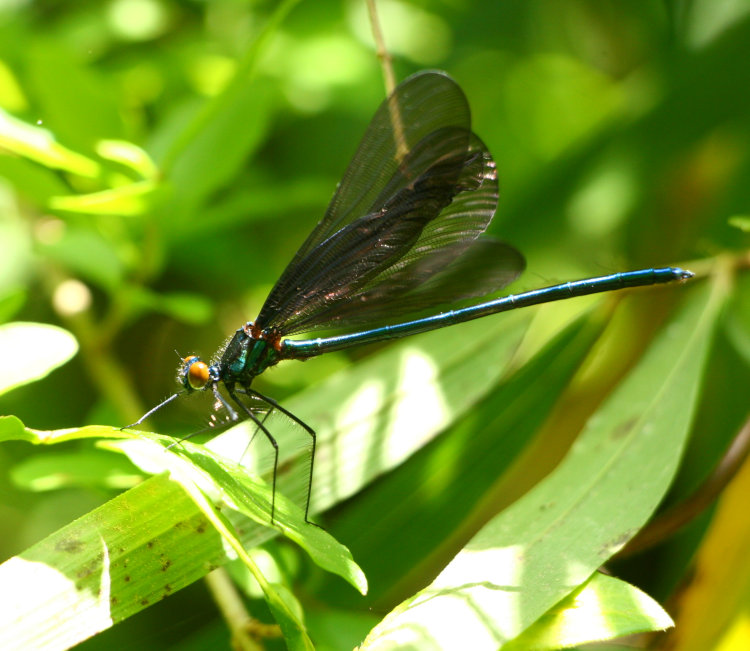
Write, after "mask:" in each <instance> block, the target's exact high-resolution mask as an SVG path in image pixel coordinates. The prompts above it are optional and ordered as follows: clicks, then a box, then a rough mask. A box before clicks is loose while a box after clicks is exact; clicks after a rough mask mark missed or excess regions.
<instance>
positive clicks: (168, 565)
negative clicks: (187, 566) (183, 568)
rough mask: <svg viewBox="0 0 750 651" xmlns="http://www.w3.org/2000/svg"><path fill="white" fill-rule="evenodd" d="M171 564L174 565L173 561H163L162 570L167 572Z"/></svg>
mask: <svg viewBox="0 0 750 651" xmlns="http://www.w3.org/2000/svg"><path fill="white" fill-rule="evenodd" d="M170 565H172V561H170V560H166V561H162V563H161V571H162V572H166V571H167V570H168V569H169V567H170Z"/></svg>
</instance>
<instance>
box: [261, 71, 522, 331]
mask: <svg viewBox="0 0 750 651" xmlns="http://www.w3.org/2000/svg"><path fill="white" fill-rule="evenodd" d="M394 111H395V113H394ZM394 123H395V126H394ZM497 197H498V189H497V174H496V170H495V164H494V161H493V160H492V157H491V155H490V153H489V152H488V151H487V148H486V147H485V146H484V144H483V143H482V142H481V141H480V140H479V138H477V137H476V136H475V135H474V134H472V133H471V130H470V116H469V109H468V105H467V102H466V98H465V96H464V94H463V92H462V91H461V89H460V88H459V87H458V86H457V85H456V83H455V82H454V81H453V80H451V79H450V78H449V77H447V76H446V75H444V74H440V73H435V72H427V73H421V74H418V75H414V76H412V77H410V78H409V79H407V80H406V81H404V82H403V83H402V84H400V85H399V86H398V87H397V88H396V90H395V91H394V93H393V94H392V95H391V96H390V97H389V98H388V99H387V100H386V101H385V102H384V103H383V104H382V105H381V107H380V108H379V109H378V111H377V112H376V114H375V117H374V118H373V120H372V122H371V124H370V126H369V127H368V129H367V132H366V133H365V137H364V138H363V140H362V143H361V144H360V147H359V149H358V151H357V153H356V155H355V157H354V159H353V160H352V163H351V164H350V165H349V168H348V169H347V171H346V174H345V175H344V179H343V181H342V182H341V184H340V185H339V188H338V189H337V191H336V194H335V195H334V198H333V200H332V201H331V205H330V206H329V208H328V211H327V212H326V215H325V217H324V218H323V220H321V222H320V223H319V224H318V225H317V227H316V228H315V229H314V230H313V232H312V233H311V234H310V236H309V237H308V238H307V240H306V241H305V243H304V244H303V245H302V247H301V248H300V250H299V251H298V252H297V254H296V255H295V257H294V259H293V260H292V262H291V263H290V264H289V266H288V267H287V268H286V270H285V271H284V273H283V274H282V276H281V278H280V279H279V281H278V282H277V283H276V285H275V287H274V288H273V289H272V290H271V293H270V294H269V296H268V298H267V299H266V302H265V304H264V305H263V308H262V309H261V312H260V315H259V316H258V319H257V320H256V325H258V326H259V327H261V328H264V329H265V328H272V329H274V330H276V331H277V332H279V333H280V334H283V335H287V334H293V333H298V332H307V331H311V330H314V329H320V328H332V327H335V328H341V327H344V326H345V325H346V324H349V323H369V324H372V325H376V324H378V323H379V322H381V321H388V320H391V321H392V320H393V317H396V316H399V315H403V314H406V313H409V312H415V311H419V310H422V309H426V308H429V307H433V306H436V305H440V304H444V303H449V302H452V301H455V300H459V299H461V298H467V297H474V296H482V295H484V294H487V293H489V292H491V291H494V290H496V289H499V288H500V287H502V286H504V285H506V284H508V283H509V282H511V281H512V280H513V279H514V278H515V277H516V276H517V275H518V274H519V273H520V272H521V270H522V269H523V265H524V262H523V258H522V256H521V255H520V253H518V252H517V251H515V249H513V248H512V247H510V246H508V245H504V244H500V243H497V242H493V243H491V244H488V245H486V246H485V245H480V244H478V242H477V238H478V236H479V235H480V234H481V233H482V232H484V230H485V228H486V227H487V224H488V223H489V222H490V220H491V219H492V215H493V214H494V212H495V208H496V206H497ZM490 253H491V255H490ZM488 265H489V268H487V267H488Z"/></svg>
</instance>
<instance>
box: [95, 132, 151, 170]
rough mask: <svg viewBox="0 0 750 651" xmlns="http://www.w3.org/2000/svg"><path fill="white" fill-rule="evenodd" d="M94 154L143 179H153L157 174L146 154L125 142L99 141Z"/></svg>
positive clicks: (149, 157)
mask: <svg viewBox="0 0 750 651" xmlns="http://www.w3.org/2000/svg"><path fill="white" fill-rule="evenodd" d="M96 153H97V154H99V156H101V157H102V158H106V159H107V160H111V161H114V162H115V163H120V164H122V165H124V166H126V167H128V168H130V169H131V170H133V171H134V172H137V173H138V174H139V175H140V176H141V177H143V178H144V179H153V178H155V177H156V176H158V174H159V170H158V168H157V167H156V163H154V161H153V160H151V156H149V154H148V152H147V151H145V150H143V149H141V148H140V147H138V146H137V145H136V144H134V143H132V142H128V141H127V140H100V141H99V142H98V143H96Z"/></svg>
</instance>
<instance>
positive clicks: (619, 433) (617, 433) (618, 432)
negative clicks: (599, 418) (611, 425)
mask: <svg viewBox="0 0 750 651" xmlns="http://www.w3.org/2000/svg"><path fill="white" fill-rule="evenodd" d="M637 423H638V418H637V417H636V416H633V417H632V418H629V419H628V420H626V421H625V422H624V423H620V424H619V425H618V426H617V427H615V429H614V430H612V438H613V439H615V440H616V439H619V438H622V437H623V436H627V435H628V434H630V432H631V430H632V429H633V428H634V427H635V426H636V424H637Z"/></svg>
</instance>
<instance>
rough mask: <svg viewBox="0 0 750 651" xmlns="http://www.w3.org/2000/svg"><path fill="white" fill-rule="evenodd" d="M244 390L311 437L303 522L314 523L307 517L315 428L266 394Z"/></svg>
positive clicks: (248, 388) (315, 439) (310, 491)
mask: <svg viewBox="0 0 750 651" xmlns="http://www.w3.org/2000/svg"><path fill="white" fill-rule="evenodd" d="M245 392H246V393H247V394H248V395H254V396H256V397H258V398H260V399H261V400H263V401H264V402H266V403H268V404H269V405H271V407H273V408H274V409H278V410H279V411H280V412H281V413H282V414H284V415H285V416H286V417H287V418H291V419H292V420H293V421H294V422H295V423H297V424H298V425H299V426H300V427H301V428H302V429H304V430H305V431H306V432H307V433H308V434H309V435H310V438H311V439H312V454H311V456H310V476H309V477H308V479H307V503H306V504H305V522H307V523H308V524H315V523H314V522H313V521H312V520H310V518H309V514H310V496H311V495H312V481H313V467H314V465H315V447H316V444H317V440H318V437H317V436H316V435H315V430H314V429H313V428H312V427H310V426H309V425H308V424H307V423H306V422H305V421H303V420H302V419H300V418H299V417H298V416H295V415H294V414H293V413H292V412H291V411H289V410H288V409H285V408H284V407H282V406H281V405H280V404H279V403H278V402H276V401H275V400H274V399H273V398H269V397H268V396H266V395H263V394H262V393H260V392H259V391H256V390H255V389H251V388H250V387H245ZM316 526H319V525H316Z"/></svg>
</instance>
